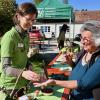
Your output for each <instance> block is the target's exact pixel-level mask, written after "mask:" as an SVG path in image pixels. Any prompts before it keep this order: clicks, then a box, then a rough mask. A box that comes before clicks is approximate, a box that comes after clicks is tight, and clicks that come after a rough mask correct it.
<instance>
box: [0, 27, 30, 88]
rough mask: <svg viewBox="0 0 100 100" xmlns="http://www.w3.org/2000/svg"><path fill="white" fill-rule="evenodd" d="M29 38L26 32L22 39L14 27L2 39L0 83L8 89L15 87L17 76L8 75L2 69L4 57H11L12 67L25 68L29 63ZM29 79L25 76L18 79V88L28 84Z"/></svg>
mask: <svg viewBox="0 0 100 100" xmlns="http://www.w3.org/2000/svg"><path fill="white" fill-rule="evenodd" d="M28 44H29V38H28V35H27V34H26V36H25V38H24V39H22V38H21V37H20V35H19V33H18V32H17V31H16V29H15V28H14V27H12V29H11V30H10V31H8V32H7V33H5V35H4V36H3V38H2V40H1V66H0V72H1V77H0V84H1V86H4V87H5V88H7V89H12V88H14V85H15V82H16V79H17V77H13V76H8V75H6V74H5V73H4V72H3V70H2V57H11V60H12V62H11V63H12V67H14V68H17V69H23V68H24V67H26V64H27V52H28V48H29V45H28ZM26 84H27V81H26V80H25V79H24V78H22V77H21V78H20V79H19V80H18V83H17V86H16V89H18V88H21V87H22V86H24V85H26Z"/></svg>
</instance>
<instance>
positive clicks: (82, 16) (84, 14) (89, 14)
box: [75, 10, 100, 23]
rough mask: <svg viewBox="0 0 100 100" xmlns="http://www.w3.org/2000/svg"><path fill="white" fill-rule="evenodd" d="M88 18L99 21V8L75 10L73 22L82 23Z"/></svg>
mask: <svg viewBox="0 0 100 100" xmlns="http://www.w3.org/2000/svg"><path fill="white" fill-rule="evenodd" d="M88 20H99V21H100V10H96V11H76V12H75V23H84V22H85V21H88Z"/></svg>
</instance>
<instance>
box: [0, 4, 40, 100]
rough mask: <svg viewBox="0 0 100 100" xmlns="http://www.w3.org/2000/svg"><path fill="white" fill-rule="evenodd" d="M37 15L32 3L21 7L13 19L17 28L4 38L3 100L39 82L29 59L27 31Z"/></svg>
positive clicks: (0, 91) (0, 93) (0, 76)
mask: <svg viewBox="0 0 100 100" xmlns="http://www.w3.org/2000/svg"><path fill="white" fill-rule="evenodd" d="M37 15H38V12H37V9H36V7H35V5H33V4H31V3H23V4H21V5H19V6H18V8H17V10H16V13H15V15H14V17H13V21H14V24H15V26H13V27H12V28H11V30H9V31H8V32H6V33H5V34H4V36H3V37H2V40H1V62H0V99H1V100H6V99H7V96H8V95H10V96H11V97H12V96H14V94H15V93H16V91H18V90H19V89H20V88H22V87H24V86H26V85H27V84H28V82H29V81H37V80H39V75H38V74H36V73H35V72H33V71H32V65H31V64H30V63H29V61H28V58H27V52H28V49H29V37H28V34H27V30H28V29H30V28H31V26H32V25H33V23H34V22H35V21H36V17H37ZM7 100H8V99H7ZM10 100H11V99H10Z"/></svg>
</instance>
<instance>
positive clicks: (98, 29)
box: [80, 20, 100, 47]
mask: <svg viewBox="0 0 100 100" xmlns="http://www.w3.org/2000/svg"><path fill="white" fill-rule="evenodd" d="M80 31H81V32H83V31H90V32H92V34H93V40H94V42H95V45H96V46H97V47H98V46H100V21H94V20H90V21H87V22H85V23H84V24H83V26H82V27H81V29H80Z"/></svg>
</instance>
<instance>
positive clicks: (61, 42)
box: [57, 24, 69, 50]
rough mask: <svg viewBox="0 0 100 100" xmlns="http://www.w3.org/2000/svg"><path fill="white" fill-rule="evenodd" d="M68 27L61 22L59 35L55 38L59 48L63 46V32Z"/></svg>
mask: <svg viewBox="0 0 100 100" xmlns="http://www.w3.org/2000/svg"><path fill="white" fill-rule="evenodd" d="M68 29H69V26H68V25H66V24H63V26H62V27H61V29H60V33H59V37H58V38H57V42H58V48H59V50H60V49H62V48H63V47H64V41H65V34H66V31H67V30H68Z"/></svg>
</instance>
